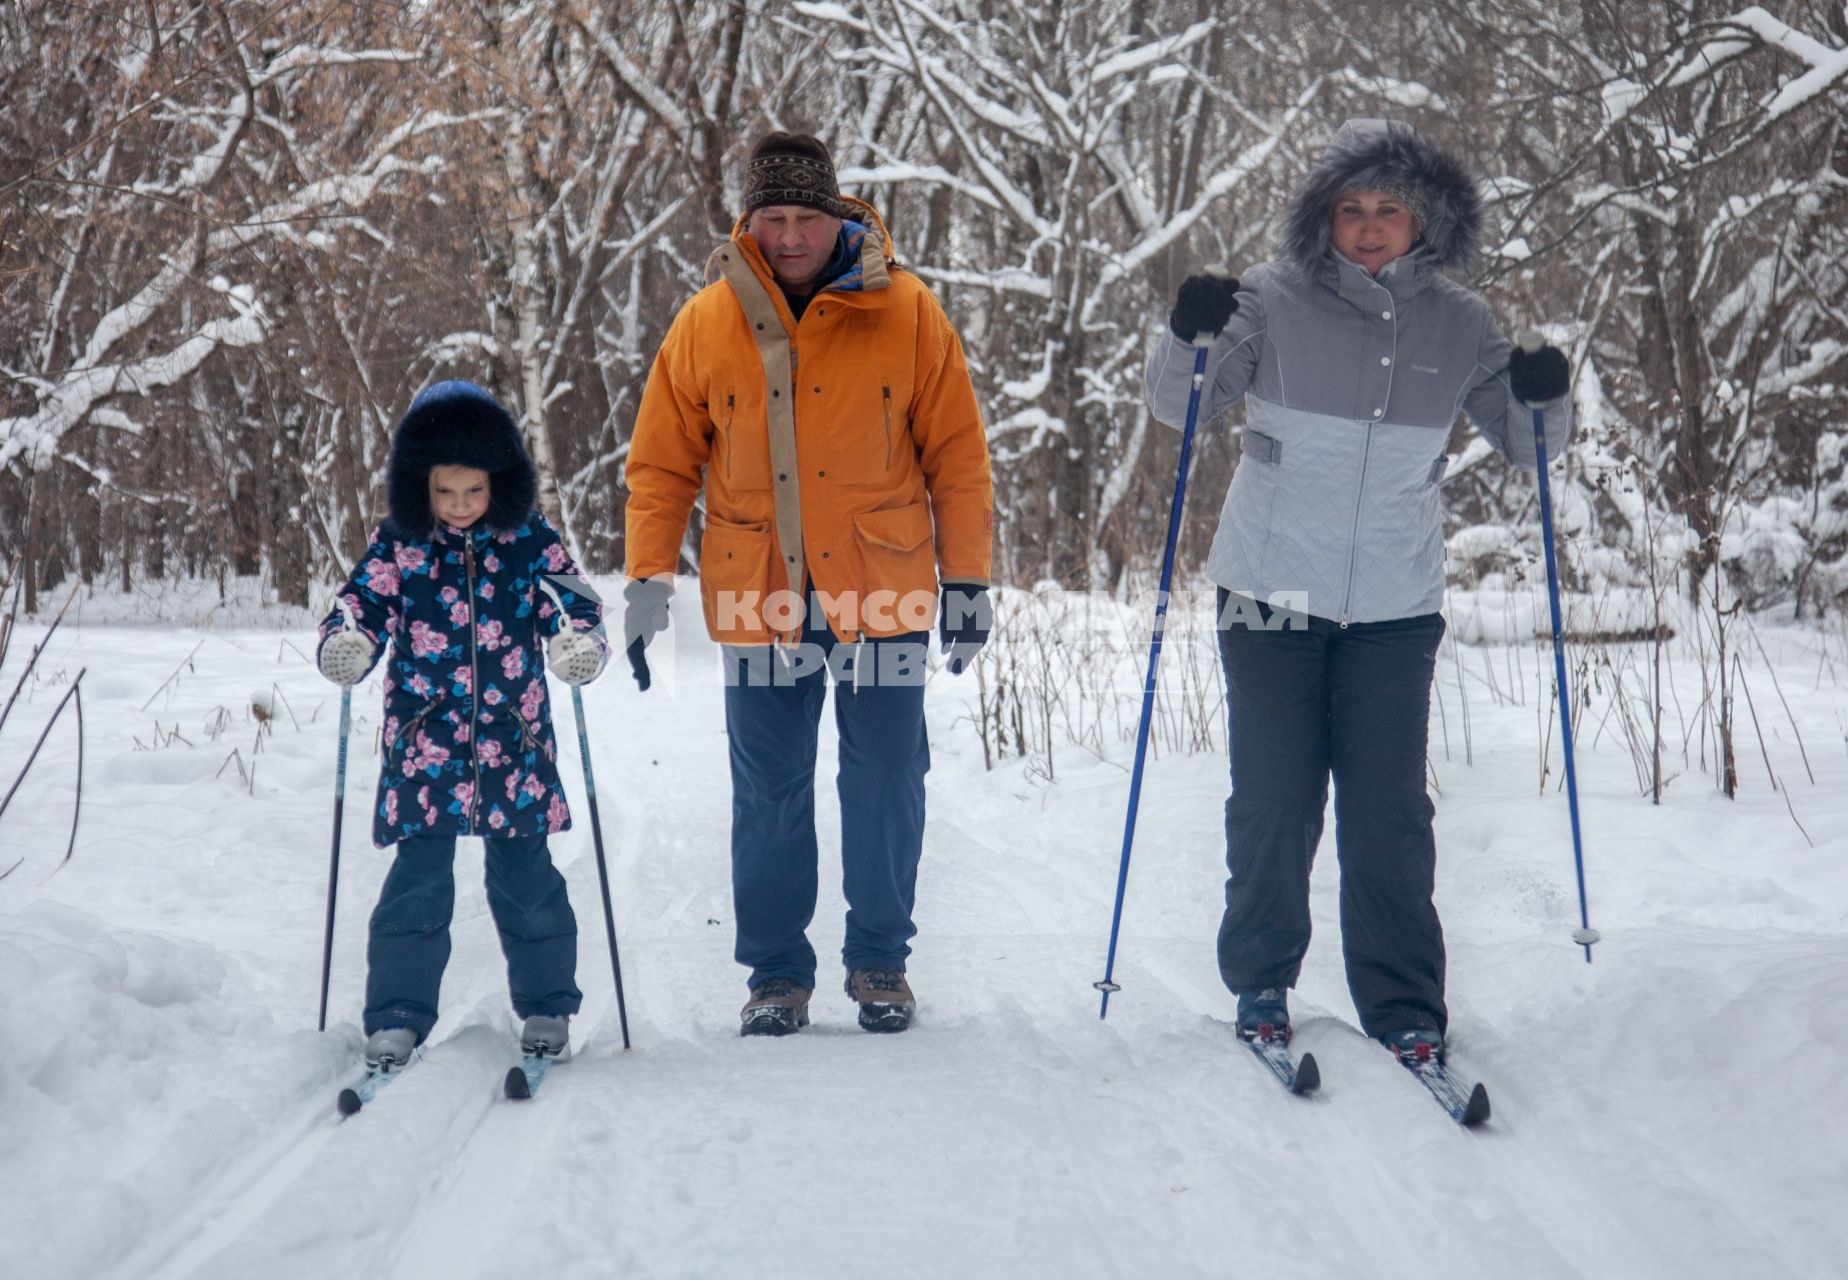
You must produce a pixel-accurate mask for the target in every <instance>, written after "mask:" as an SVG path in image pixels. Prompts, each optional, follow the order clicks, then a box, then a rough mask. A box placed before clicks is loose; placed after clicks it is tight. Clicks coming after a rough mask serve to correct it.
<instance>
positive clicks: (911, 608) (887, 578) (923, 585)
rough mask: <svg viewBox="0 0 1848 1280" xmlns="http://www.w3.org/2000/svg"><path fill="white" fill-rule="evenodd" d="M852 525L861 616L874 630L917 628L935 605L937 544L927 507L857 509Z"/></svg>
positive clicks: (927, 619)
mask: <svg viewBox="0 0 1848 1280" xmlns="http://www.w3.org/2000/svg"><path fill="white" fill-rule="evenodd" d="M853 531H854V535H855V537H856V539H857V540H858V542H859V544H860V556H861V560H862V562H863V564H864V571H863V573H862V574H861V588H862V590H863V591H864V592H865V596H864V598H863V603H862V616H863V617H864V619H865V624H866V626H867V628H868V629H869V630H871V631H873V632H874V633H876V634H889V633H891V632H894V631H920V630H923V629H924V628H926V627H928V626H929V625H930V619H931V617H932V616H933V615H934V614H935V612H936V606H937V548H936V544H935V543H934V542H933V541H932V539H931V534H932V533H933V529H932V526H931V519H930V507H929V506H928V505H927V504H925V503H922V502H914V503H912V504H911V505H910V506H908V507H892V508H889V509H887V510H884V511H863V512H861V513H859V514H858V515H856V516H854V518H853Z"/></svg>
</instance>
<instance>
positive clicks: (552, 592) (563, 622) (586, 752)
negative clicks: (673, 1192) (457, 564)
mask: <svg viewBox="0 0 1848 1280" xmlns="http://www.w3.org/2000/svg"><path fill="white" fill-rule="evenodd" d="M565 581H567V582H569V581H570V579H568V578H567V579H565ZM539 585H540V586H541V587H542V588H544V590H545V593H546V594H547V595H548V596H551V597H552V604H553V607H555V608H556V609H557V610H558V623H559V626H560V627H569V626H570V625H571V615H570V614H568V613H566V612H565V602H564V600H563V599H561V598H560V596H559V594H558V591H557V589H556V588H555V587H553V586H552V584H551V583H550V582H547V581H546V580H545V579H544V578H541V579H540V580H539ZM571 710H572V712H573V713H575V714H576V716H577V735H578V758H579V759H580V760H581V761H583V765H584V799H585V802H586V803H587V804H589V806H590V839H591V845H592V847H593V848H594V849H595V850H596V853H597V883H598V885H599V886H600V887H601V888H602V890H603V931H604V933H605V934H606V935H607V936H608V938H609V942H610V972H611V973H612V974H614V975H615V978H616V1020H617V1022H618V1023H619V1024H620V1025H621V1027H622V1047H623V1048H625V1049H627V1048H628V1047H629V1006H628V1004H627V1003H626V1002H625V1001H624V1000H623V996H622V959H621V957H620V956H619V955H618V954H617V952H616V913H615V911H614V909H613V908H612V907H611V906H610V869H609V866H608V865H607V864H606V863H605V862H604V858H603V822H602V819H601V818H599V817H598V815H597V775H596V774H594V773H592V772H591V769H590V731H589V730H588V729H587V728H585V726H584V695H583V694H582V693H581V692H580V691H579V689H578V687H577V686H576V685H572V686H571Z"/></svg>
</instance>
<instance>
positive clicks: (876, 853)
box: [725, 600, 930, 989]
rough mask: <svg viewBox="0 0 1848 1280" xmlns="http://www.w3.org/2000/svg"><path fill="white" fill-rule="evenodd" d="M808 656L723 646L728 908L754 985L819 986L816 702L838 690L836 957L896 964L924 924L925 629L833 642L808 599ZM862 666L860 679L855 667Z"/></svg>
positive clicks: (866, 965) (853, 962) (738, 953)
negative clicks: (814, 934) (812, 936)
mask: <svg viewBox="0 0 1848 1280" xmlns="http://www.w3.org/2000/svg"><path fill="white" fill-rule="evenodd" d="M808 617H809V619H810V624H809V625H808V626H806V627H805V629H804V631H803V638H802V639H803V643H802V645H801V646H800V650H801V652H800V653H799V655H798V656H797V659H796V661H795V662H794V664H793V665H792V664H790V663H786V662H785V661H784V659H783V658H782V657H781V656H778V655H775V654H773V653H772V652H771V649H770V647H769V646H727V648H726V649H725V676H726V679H725V727H726V730H727V732H728V733H729V734H730V739H731V778H732V838H731V854H732V910H733V913H734V914H735V915H736V917H737V921H738V937H737V946H736V948H735V950H734V952H733V954H734V956H735V957H736V959H737V961H738V963H740V964H742V965H746V966H748V967H749V968H750V971H751V974H750V980H749V981H750V985H751V986H752V987H755V986H757V985H758V984H759V983H762V982H765V981H767V980H769V979H771V978H787V979H789V980H790V981H791V982H794V983H796V984H797V985H799V986H804V987H809V988H811V989H812V988H813V987H814V985H815V949H814V948H813V947H812V946H810V945H809V941H808V936H807V930H808V926H809V922H810V921H811V920H813V919H814V916H815V896H816V889H817V880H816V876H817V869H816V863H817V860H818V852H817V848H816V839H815V757H816V740H817V729H818V727H819V725H820V723H821V704H822V701H823V699H825V698H826V696H827V691H828V684H829V682H830V680H832V681H833V683H834V684H835V690H834V722H835V724H836V725H837V726H838V727H839V729H840V740H841V742H840V774H839V778H838V786H839V790H840V798H841V887H842V890H843V892H844V893H845V895H846V898H847V931H846V941H845V943H844V944H843V946H842V947H841V960H842V962H843V963H844V964H845V965H846V967H847V968H849V969H900V970H902V969H903V968H904V967H905V958H906V957H907V956H909V955H910V954H911V948H910V947H909V946H908V945H906V944H907V943H908V942H909V941H910V939H911V938H912V936H913V935H915V934H916V933H917V928H916V926H915V925H913V924H912V921H911V912H912V907H913V905H914V902H915V900H916V889H917V877H918V859H919V857H920V856H921V855H922V853H923V851H924V774H925V772H926V771H927V770H928V769H929V768H930V742H929V739H928V737H927V735H926V732H925V727H924V674H925V663H924V658H925V654H926V652H927V650H928V645H929V636H928V634H927V633H925V632H908V633H905V634H903V635H897V636H891V637H887V638H884V639H878V640H867V641H865V642H864V643H863V644H862V645H859V646H855V645H838V646H837V642H836V640H835V638H834V634H833V632H831V631H830V630H829V629H828V625H827V622H826V621H825V620H822V619H821V610H820V609H819V608H816V607H814V604H813V601H812V600H811V606H810V609H809V612H808ZM856 666H858V668H859V670H860V676H859V682H858V686H857V687H856V685H855V681H854V668H855V667H856Z"/></svg>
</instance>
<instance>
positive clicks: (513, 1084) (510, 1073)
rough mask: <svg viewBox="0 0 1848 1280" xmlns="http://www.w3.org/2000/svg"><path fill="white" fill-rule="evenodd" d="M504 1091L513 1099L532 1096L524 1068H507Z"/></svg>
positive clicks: (517, 1099)
mask: <svg viewBox="0 0 1848 1280" xmlns="http://www.w3.org/2000/svg"><path fill="white" fill-rule="evenodd" d="M506 1093H507V1096H508V1097H509V1098H512V1099H514V1100H515V1101H519V1100H521V1099H524V1098H530V1097H532V1096H533V1090H532V1086H531V1085H529V1084H527V1083H526V1070H525V1068H523V1067H509V1068H508V1069H507V1085H506Z"/></svg>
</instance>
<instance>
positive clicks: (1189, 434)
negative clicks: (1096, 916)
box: [1091, 334, 1214, 1019]
mask: <svg viewBox="0 0 1848 1280" xmlns="http://www.w3.org/2000/svg"><path fill="white" fill-rule="evenodd" d="M1213 336H1214V335H1212V334H1196V335H1194V367H1193V390H1192V391H1191V392H1190V393H1189V394H1188V396H1187V427H1186V429H1185V430H1184V431H1182V432H1181V465H1180V468H1179V470H1178V471H1177V472H1176V473H1175V477H1174V502H1173V504H1172V505H1171V506H1170V507H1169V508H1168V546H1167V549H1166V550H1165V551H1163V552H1162V557H1161V590H1160V592H1159V594H1157V595H1156V597H1155V634H1154V635H1153V636H1152V637H1151V638H1150V640H1149V671H1148V676H1147V677H1146V678H1145V679H1144V681H1143V684H1142V719H1141V721H1140V723H1138V724H1137V726H1136V766H1135V769H1134V770H1133V771H1132V772H1131V774H1130V776H1129V812H1128V814H1127V815H1126V816H1125V818H1124V819H1123V863H1122V866H1121V867H1119V868H1118V870H1117V885H1116V909H1115V910H1114V911H1113V912H1112V914H1111V916H1110V953H1109V954H1108V955H1107V956H1106V957H1105V958H1104V977H1103V981H1101V982H1093V983H1092V984H1091V985H1092V986H1093V987H1095V988H1096V989H1097V990H1099V991H1101V992H1103V993H1104V998H1103V1003H1102V1004H1101V1005H1100V1006H1099V1007H1098V1010H1097V1016H1098V1018H1099V1019H1103V1018H1107V1017H1109V1016H1110V993H1111V992H1112V991H1121V990H1122V988H1121V987H1119V986H1118V985H1117V984H1116V983H1115V982H1114V981H1112V976H1113V975H1114V974H1115V973H1116V951H1117V931H1118V929H1120V928H1121V927H1122V924H1123V894H1124V892H1125V890H1127V889H1128V888H1129V850H1130V846H1131V845H1133V844H1134V843H1135V839H1136V807H1137V805H1138V804H1139V803H1140V802H1141V799H1142V765H1143V761H1144V760H1145V759H1146V758H1147V756H1148V748H1149V721H1150V720H1151V719H1152V718H1153V716H1154V714H1155V671H1156V668H1157V667H1159V666H1160V665H1161V634H1162V628H1163V626H1164V625H1165V624H1166V621H1167V617H1168V589H1169V587H1170V585H1171V584H1172V583H1173V581H1174V544H1175V542H1176V541H1177V540H1178V539H1179V537H1180V532H1181V502H1182V499H1184V498H1185V497H1186V496H1187V464H1188V462H1189V461H1190V460H1191V458H1192V456H1193V438H1194V426H1195V424H1196V423H1197V422H1198V420H1199V417H1200V390H1201V388H1202V387H1204V386H1205V385H1206V353H1207V350H1208V349H1209V348H1210V347H1211V345H1212V341H1213ZM1202 339H1204V341H1202Z"/></svg>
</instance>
